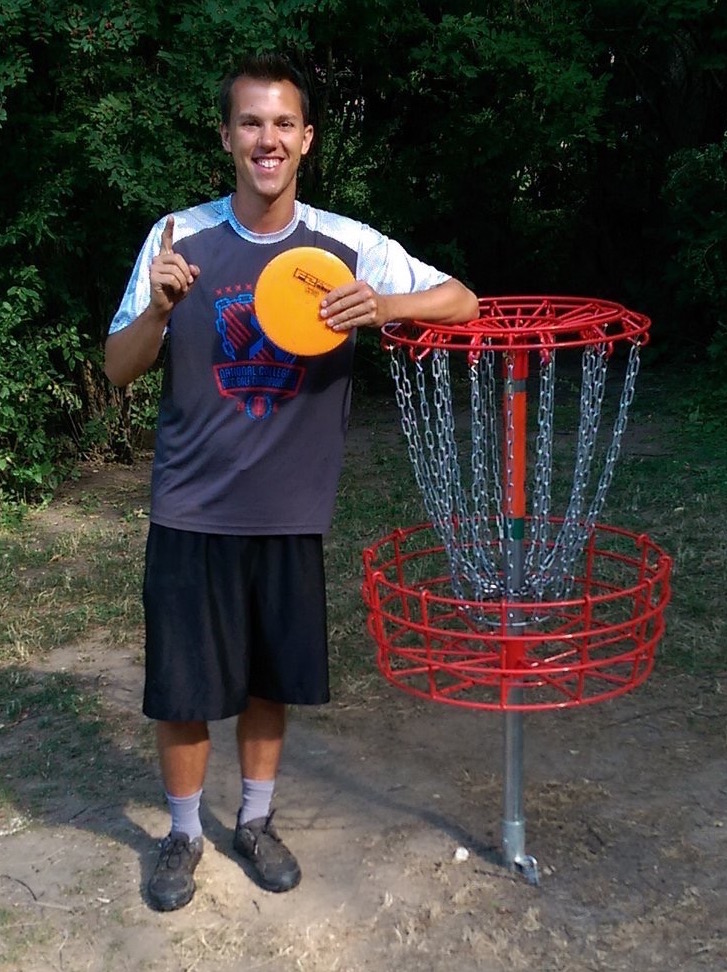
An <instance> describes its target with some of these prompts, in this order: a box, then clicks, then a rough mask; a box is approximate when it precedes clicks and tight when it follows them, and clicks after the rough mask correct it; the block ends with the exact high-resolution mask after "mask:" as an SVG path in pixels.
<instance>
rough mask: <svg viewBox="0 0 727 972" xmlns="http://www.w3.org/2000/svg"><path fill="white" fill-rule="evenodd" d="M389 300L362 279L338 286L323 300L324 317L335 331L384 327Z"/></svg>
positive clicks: (322, 313) (387, 318)
mask: <svg viewBox="0 0 727 972" xmlns="http://www.w3.org/2000/svg"><path fill="white" fill-rule="evenodd" d="M388 302H389V299H388V298H387V297H384V296H383V295H382V294H377V293H376V291H375V290H373V289H372V288H371V287H370V286H369V285H368V284H367V283H364V281H363V280H354V281H353V282H352V283H347V284H343V286H341V287H335V288H334V289H333V290H332V291H330V293H329V294H327V295H326V297H325V298H324V299H323V300H322V301H321V317H322V318H323V319H324V321H325V322H326V323H327V324H328V326H329V327H330V328H332V329H333V330H334V331H350V330H351V328H353V327H383V326H384V324H386V322H387V321H389V320H391V318H390V317H389V316H388Z"/></svg>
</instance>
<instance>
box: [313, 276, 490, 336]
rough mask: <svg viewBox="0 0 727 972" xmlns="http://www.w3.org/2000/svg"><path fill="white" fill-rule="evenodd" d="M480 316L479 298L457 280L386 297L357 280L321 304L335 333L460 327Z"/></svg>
mask: <svg viewBox="0 0 727 972" xmlns="http://www.w3.org/2000/svg"><path fill="white" fill-rule="evenodd" d="M478 313H479V305H478V301H477V297H476V296H475V295H474V293H473V292H472V291H471V290H468V288H467V287H465V286H464V285H463V284H461V283H460V282H459V280H455V279H454V277H450V278H449V280H445V281H444V283H441V284H436V285H435V286H434V287H430V288H429V289H428V290H419V291H415V292H412V293H410V294H388V295H386V296H384V295H383V294H378V293H376V291H375V290H373V289H372V288H371V287H370V286H369V285H368V284H367V283H364V282H363V281H362V280H355V281H354V282H353V283H349V284H344V285H343V286H342V287H336V288H335V289H334V290H332V291H331V292H330V293H329V294H327V295H326V297H325V299H324V300H322V301H321V317H322V318H323V320H324V321H325V322H326V323H327V324H328V326H329V327H331V328H333V330H334V331H350V330H351V328H352V327H383V326H384V324H388V323H389V321H424V322H426V323H432V324H459V323H461V322H464V321H472V320H474V319H475V318H476V317H477V315H478Z"/></svg>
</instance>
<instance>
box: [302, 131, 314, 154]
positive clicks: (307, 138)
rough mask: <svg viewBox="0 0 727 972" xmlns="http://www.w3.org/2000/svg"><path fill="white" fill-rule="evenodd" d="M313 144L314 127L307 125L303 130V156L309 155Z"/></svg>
mask: <svg viewBox="0 0 727 972" xmlns="http://www.w3.org/2000/svg"><path fill="white" fill-rule="evenodd" d="M312 144H313V126H312V125H306V126H305V129H304V130H303V145H302V147H301V150H300V154H301V155H307V154H308V152H310V147H311V145H312Z"/></svg>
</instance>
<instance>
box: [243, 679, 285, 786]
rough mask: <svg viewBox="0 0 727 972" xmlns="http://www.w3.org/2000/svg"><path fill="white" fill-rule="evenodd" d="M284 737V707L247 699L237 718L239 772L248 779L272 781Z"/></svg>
mask: <svg viewBox="0 0 727 972" xmlns="http://www.w3.org/2000/svg"><path fill="white" fill-rule="evenodd" d="M284 735H285V706H284V705H283V704H282V703H280V702H268V701H267V700H266V699H256V698H254V697H253V696H251V697H250V699H249V703H248V707H247V709H245V711H244V712H243V713H241V715H239V716H238V718H237V750H238V753H239V756H240V772H241V773H242V776H243V777H244V778H247V779H250V780H274V779H275V777H276V776H277V774H278V766H279V765H280V754H281V753H282V751H283V737H284Z"/></svg>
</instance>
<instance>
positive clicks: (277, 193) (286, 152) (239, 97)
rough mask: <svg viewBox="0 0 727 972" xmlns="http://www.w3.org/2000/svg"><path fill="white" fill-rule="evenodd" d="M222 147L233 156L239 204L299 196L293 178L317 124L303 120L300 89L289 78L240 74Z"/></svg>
mask: <svg viewBox="0 0 727 972" xmlns="http://www.w3.org/2000/svg"><path fill="white" fill-rule="evenodd" d="M230 104H231V111H230V120H229V124H225V123H224V122H223V124H222V125H220V134H221V136H222V147H223V148H224V149H225V151H226V152H229V153H230V154H231V155H232V158H233V161H234V163H235V172H236V175H237V193H238V195H241V196H242V197H243V199H242V200H241V202H245V203H249V202H255V201H258V202H265V203H266V204H267V205H268V206H271V205H272V204H273V203H275V202H277V201H278V200H281V199H282V200H284V201H285V202H290V204H291V206H292V203H293V200H294V199H295V178H296V173H297V171H298V166H299V165H300V160H301V158H302V156H304V155H307V154H308V150H309V149H310V145H311V141H312V140H313V128H312V126H311V125H306V124H304V122H303V112H302V108H301V103H300V93H299V92H298V89H297V88H296V87H295V85H294V84H291V82H290V81H262V80H256V79H255V78H246V77H243V78H238V79H237V81H235V83H234V84H233V86H232V90H231V92H230Z"/></svg>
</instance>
